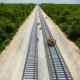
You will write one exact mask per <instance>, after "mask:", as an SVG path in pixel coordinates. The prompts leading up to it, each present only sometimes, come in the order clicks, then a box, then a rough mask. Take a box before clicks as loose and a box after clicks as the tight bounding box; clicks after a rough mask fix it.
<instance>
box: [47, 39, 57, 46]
mask: <svg viewBox="0 0 80 80" xmlns="http://www.w3.org/2000/svg"><path fill="white" fill-rule="evenodd" d="M47 43H48V46H54V45H55V44H56V40H55V39H48V40H47Z"/></svg>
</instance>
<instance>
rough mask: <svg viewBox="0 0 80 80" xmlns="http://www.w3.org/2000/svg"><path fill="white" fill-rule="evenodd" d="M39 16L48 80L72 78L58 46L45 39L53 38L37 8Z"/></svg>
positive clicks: (70, 79) (68, 79) (69, 79)
mask: <svg viewBox="0 0 80 80" xmlns="http://www.w3.org/2000/svg"><path fill="white" fill-rule="evenodd" d="M38 12H39V17H40V21H41V26H42V33H43V38H44V46H45V52H46V58H47V65H48V70H49V75H50V80H72V76H71V74H70V72H69V70H68V68H67V66H66V64H65V61H64V59H63V57H62V56H61V53H60V51H59V49H58V46H57V45H55V46H48V44H47V40H48V39H54V37H53V36H52V34H51V32H50V30H49V28H48V25H47V23H46V21H45V20H44V17H43V15H42V13H41V11H40V8H39V9H38Z"/></svg>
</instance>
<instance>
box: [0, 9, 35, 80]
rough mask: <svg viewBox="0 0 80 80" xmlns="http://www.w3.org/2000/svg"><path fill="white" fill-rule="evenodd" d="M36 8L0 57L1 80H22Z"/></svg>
mask: <svg viewBox="0 0 80 80" xmlns="http://www.w3.org/2000/svg"><path fill="white" fill-rule="evenodd" d="M35 12H36V8H35V9H34V11H33V12H32V13H31V15H30V16H29V17H28V19H26V20H25V22H24V23H23V25H22V26H21V27H20V29H19V31H18V32H17V33H16V35H15V36H14V38H13V40H12V41H11V43H10V44H9V46H7V47H6V49H5V50H4V51H3V52H2V54H1V55H0V80H21V77H22V73H23V68H24V62H25V58H26V55H27V49H28V44H29V39H30V34H31V29H32V25H33V21H34V16H35Z"/></svg>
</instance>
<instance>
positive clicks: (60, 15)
mask: <svg viewBox="0 0 80 80" xmlns="http://www.w3.org/2000/svg"><path fill="white" fill-rule="evenodd" d="M40 6H41V8H42V9H43V10H44V11H45V12H46V13H47V15H48V16H49V17H50V18H51V19H52V20H53V21H54V22H55V23H56V24H57V25H59V27H60V29H61V30H62V31H63V32H64V33H65V34H66V35H67V38H68V39H70V40H72V41H73V42H75V43H76V45H77V46H78V47H79V48H80V4H41V5H40Z"/></svg>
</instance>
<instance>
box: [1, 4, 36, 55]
mask: <svg viewBox="0 0 80 80" xmlns="http://www.w3.org/2000/svg"><path fill="white" fill-rule="evenodd" d="M34 7H35V4H3V3H1V4H0V53H1V51H2V50H3V49H4V48H5V47H6V46H7V45H8V44H9V42H10V41H11V40H12V38H13V36H14V35H15V34H16V31H17V30H18V28H19V27H20V25H21V24H22V23H23V22H24V21H25V19H26V18H27V17H28V15H30V13H31V11H32V10H33V8H34Z"/></svg>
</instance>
